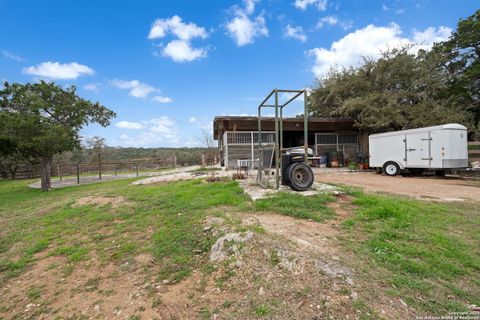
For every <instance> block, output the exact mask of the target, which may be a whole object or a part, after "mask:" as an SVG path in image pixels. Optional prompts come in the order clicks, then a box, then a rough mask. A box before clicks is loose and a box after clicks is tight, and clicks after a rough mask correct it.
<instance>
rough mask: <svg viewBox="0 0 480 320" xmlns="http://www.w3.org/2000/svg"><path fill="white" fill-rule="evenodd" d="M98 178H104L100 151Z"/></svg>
mask: <svg viewBox="0 0 480 320" xmlns="http://www.w3.org/2000/svg"><path fill="white" fill-rule="evenodd" d="M98 179H100V180H102V158H101V156H100V152H99V153H98Z"/></svg>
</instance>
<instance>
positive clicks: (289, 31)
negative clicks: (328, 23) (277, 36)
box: [283, 24, 307, 42]
mask: <svg viewBox="0 0 480 320" xmlns="http://www.w3.org/2000/svg"><path fill="white" fill-rule="evenodd" d="M283 35H284V37H286V38H293V39H297V40H298V41H301V42H305V41H307V35H306V34H305V32H304V31H303V28H302V27H300V26H298V27H293V26H291V25H289V24H288V25H287V26H286V28H285V30H284V33H283Z"/></svg>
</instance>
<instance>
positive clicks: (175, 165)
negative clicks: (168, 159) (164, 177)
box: [173, 154, 177, 169]
mask: <svg viewBox="0 0 480 320" xmlns="http://www.w3.org/2000/svg"><path fill="white" fill-rule="evenodd" d="M173 167H174V168H175V169H176V168H177V155H175V154H174V155H173Z"/></svg>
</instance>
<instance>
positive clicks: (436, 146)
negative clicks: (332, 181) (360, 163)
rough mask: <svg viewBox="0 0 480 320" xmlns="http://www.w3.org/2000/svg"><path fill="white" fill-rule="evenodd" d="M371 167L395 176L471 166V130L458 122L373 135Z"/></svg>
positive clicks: (370, 138)
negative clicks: (469, 162)
mask: <svg viewBox="0 0 480 320" xmlns="http://www.w3.org/2000/svg"><path fill="white" fill-rule="evenodd" d="M368 140H369V152H370V167H372V168H375V169H376V170H377V172H380V170H382V171H383V172H384V173H385V174H386V175H389V176H395V175H397V174H399V173H400V172H401V170H404V169H408V170H409V171H412V172H421V171H423V170H425V169H429V170H435V171H436V172H437V174H444V173H445V170H446V169H454V168H466V167H468V147H467V128H466V127H464V126H462V125H460V124H456V123H451V124H445V125H441V126H434V127H425V128H418V129H410V130H402V131H393V132H386V133H378V134H372V135H370V136H369V137H368Z"/></svg>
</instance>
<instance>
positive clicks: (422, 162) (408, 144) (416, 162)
mask: <svg viewBox="0 0 480 320" xmlns="http://www.w3.org/2000/svg"><path fill="white" fill-rule="evenodd" d="M405 138H406V139H405V158H406V160H407V161H406V162H407V167H412V168H415V167H417V168H418V167H420V168H428V167H430V160H431V156H430V154H431V153H430V141H431V139H430V132H429V131H425V132H418V133H417V132H416V133H409V134H407V135H406V136H405Z"/></svg>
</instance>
